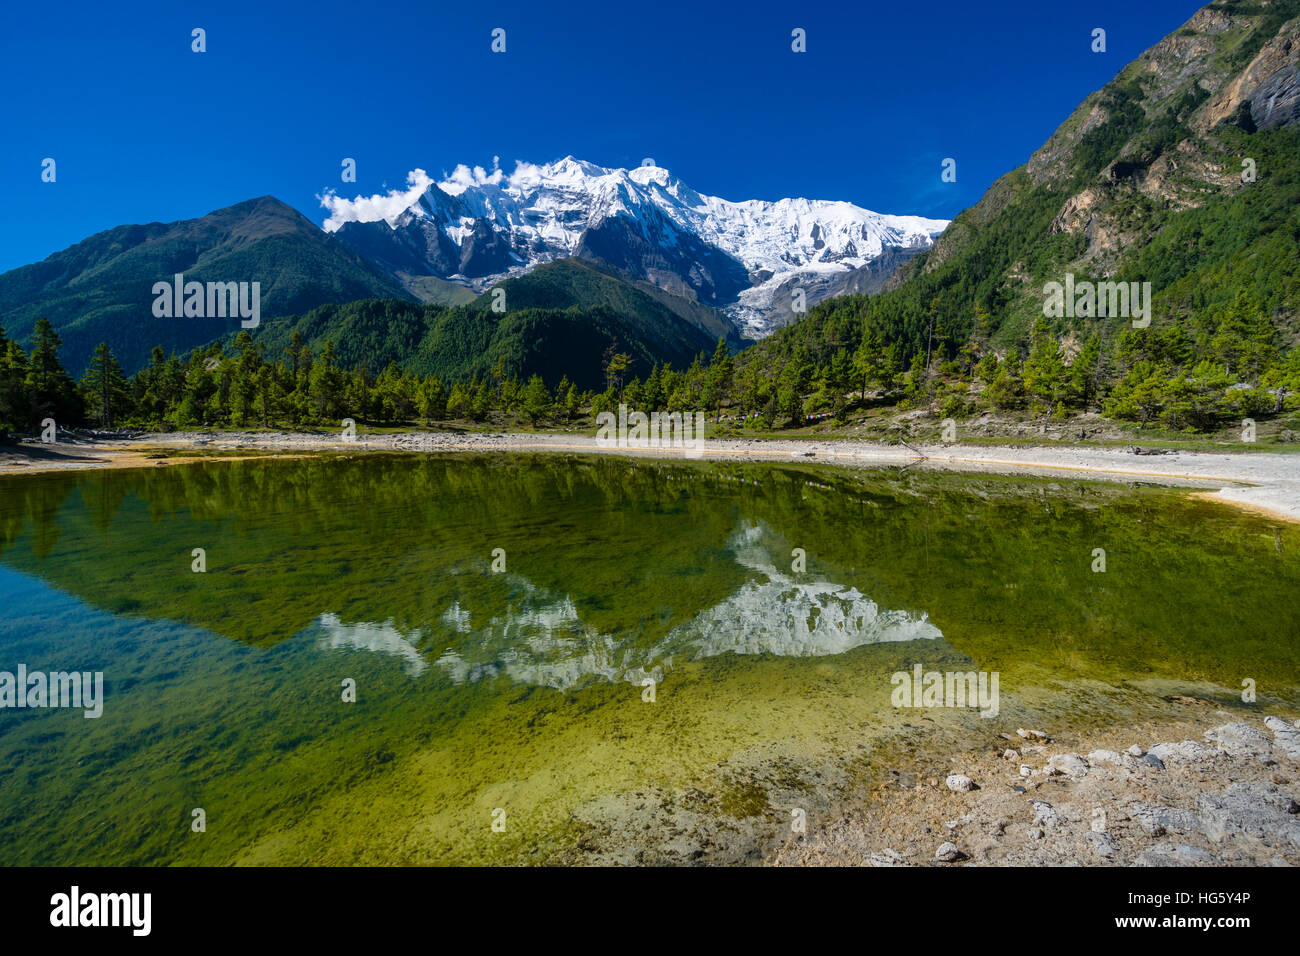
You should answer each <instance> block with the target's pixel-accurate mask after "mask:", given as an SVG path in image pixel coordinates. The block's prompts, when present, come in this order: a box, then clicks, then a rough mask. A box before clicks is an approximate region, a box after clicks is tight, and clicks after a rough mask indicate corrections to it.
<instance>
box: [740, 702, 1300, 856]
mask: <svg viewBox="0 0 1300 956" xmlns="http://www.w3.org/2000/svg"><path fill="white" fill-rule="evenodd" d="M1180 709H1183V710H1184V711H1185V713H1184V715H1182V716H1180V717H1175V716H1172V715H1170V716H1168V717H1165V718H1162V719H1157V720H1150V721H1140V722H1138V723H1137V724H1136V725H1134V726H1127V725H1114V726H1112V727H1111V728H1110V729H1107V730H1091V731H1084V732H1079V731H1077V730H1073V729H1070V728H1062V729H1061V731H1060V732H1059V737H1058V734H1057V732H1056V731H1055V729H1054V728H1052V727H1050V726H1044V727H1043V728H1042V729H1041V730H1040V729H1038V728H1036V727H1021V728H1018V729H1017V730H1016V731H1014V732H1010V733H1008V732H1005V731H1004V732H1001V733H994V732H993V731H989V732H987V733H986V734H983V735H981V737H982V738H984V739H981V740H980V741H979V742H978V743H977V744H975V745H972V746H968V747H966V748H964V749H963V748H960V747H957V748H952V747H949V748H943V749H940V750H936V751H933V752H929V753H924V752H920V751H918V750H914V749H912V748H908V749H907V750H904V751H902V752H898V751H893V752H891V753H889V754H888V755H887V756H886V758H885V763H884V764H882V766H883V767H885V768H888V769H885V770H884V771H883V772H882V773H880V774H878V775H877V777H876V782H875V783H874V785H873V786H872V787H871V789H870V790H869V791H868V792H866V793H864V794H861V795H860V796H859V797H858V798H857V799H855V800H852V801H850V802H849V805H848V806H847V807H846V808H845V809H844V811H843V812H842V813H840V814H838V815H836V817H835V818H833V819H832V820H830V821H828V822H827V824H826V825H823V826H820V827H818V828H817V829H816V830H813V829H811V828H810V830H809V833H808V835H807V836H806V837H795V836H792V835H787V836H785V837H783V838H782V839H781V840H780V841H779V843H778V845H777V846H776V847H774V848H773V849H772V850H771V851H770V852H769V853H768V854H766V859H765V861H764V862H765V863H766V865H769V866H944V865H957V866H961V865H966V866H1139V867H1169V866H1178V867H1182V866H1270V865H1271V866H1295V865H1297V864H1300V803H1297V798H1300V783H1298V782H1297V775H1296V772H1297V769H1298V768H1300V720H1292V719H1290V718H1283V717H1279V716H1277V715H1276V713H1273V714H1268V713H1267V711H1265V710H1264V709H1263V708H1251V712H1248V713H1245V714H1243V713H1241V712H1240V711H1237V712H1231V711H1227V710H1223V709H1221V708H1220V707H1215V706H1213V705H1211V704H1210V703H1209V702H1208V701H1205V700H1201V699H1187V700H1186V702H1185V703H1184V704H1183V705H1182V706H1181V707H1180ZM1270 709H1272V708H1270ZM1044 731H1046V732H1047V733H1044ZM895 768H896V769H895Z"/></svg>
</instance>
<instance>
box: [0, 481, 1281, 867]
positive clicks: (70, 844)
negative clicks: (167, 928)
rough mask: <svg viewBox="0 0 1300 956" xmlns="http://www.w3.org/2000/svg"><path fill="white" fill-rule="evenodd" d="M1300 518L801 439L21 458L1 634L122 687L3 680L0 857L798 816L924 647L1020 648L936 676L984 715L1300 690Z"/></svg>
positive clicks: (481, 837)
mask: <svg viewBox="0 0 1300 956" xmlns="http://www.w3.org/2000/svg"><path fill="white" fill-rule="evenodd" d="M1298 545H1300V533H1297V529H1296V528H1294V527H1291V526H1284V525H1279V524H1277V523H1275V522H1270V521H1268V520H1266V519H1261V518H1257V517H1253V516H1249V515H1245V514H1241V513H1238V512H1235V511H1232V510H1230V509H1227V508H1224V507H1221V506H1216V505H1212V504H1209V503H1205V502H1198V501H1194V500H1191V499H1188V498H1186V497H1185V496H1183V495H1182V494H1181V493H1178V492H1172V491H1169V490H1156V489H1130V488H1117V487H1115V486H1110V485H1104V484H1097V483H1086V482H1043V481H1035V480H1025V479H1011V478H998V477H988V476H982V477H970V476H952V475H938V474H932V473H906V472H903V473H900V472H897V471H888V472H849V471H842V470H834V469H826V468H819V467H816V466H802V465H789V466H787V465H774V464H756V463H744V464H722V463H704V462H695V463H677V462H673V463H662V462H650V461H632V460H625V459H614V458H582V457H571V456H554V455H552V456H518V455H510V456H506V455H501V456H478V457H468V456H425V457H417V456H379V455H374V456H363V457H344V456H340V457H333V458H318V459H304V460H259V461H242V462H237V461H227V462H222V461H210V462H202V463H196V464H189V465H185V466H183V467H174V468H158V469H147V470H138V471H100V472H93V473H92V472H84V473H81V474H62V475H58V474H53V475H33V476H30V477H17V478H10V479H6V480H5V481H3V482H0V606H3V607H4V609H5V613H4V614H3V619H2V620H0V670H10V671H13V670H15V669H16V666H17V664H18V663H25V664H26V665H27V667H28V669H29V670H67V669H77V670H92V671H93V670H102V671H103V672H104V679H105V690H106V695H105V698H106V699H105V702H104V713H103V716H102V717H100V718H99V719H97V720H86V719H84V717H83V716H82V713H81V711H65V710H13V709H6V710H0V767H3V768H5V769H4V772H3V776H0V846H4V847H5V851H4V855H3V857H2V859H3V862H5V863H51V864H52V863H210V864H221V863H230V862H238V863H353V862H357V863H436V862H506V861H529V860H538V861H540V860H546V859H550V858H553V857H552V854H554V853H555V852H557V851H560V850H562V849H563V848H565V847H568V846H572V845H573V844H574V842H575V841H577V840H580V839H582V835H583V834H584V833H585V832H588V831H589V830H590V829H591V827H592V826H593V825H594V824H593V821H595V822H597V823H598V822H600V820H601V814H602V813H603V812H605V811H604V810H603V809H602V808H603V807H605V803H603V802H602V801H606V800H607V799H608V798H609V797H610V796H611V795H619V794H627V793H631V792H634V791H637V790H638V789H639V788H646V787H658V788H669V789H678V790H680V789H682V788H698V789H699V792H701V793H704V794H706V795H707V796H708V798H709V801H710V802H709V804H708V805H709V806H710V807H711V808H712V809H713V810H714V811H716V812H717V813H720V814H728V815H731V816H733V817H739V818H745V817H750V818H755V817H757V818H761V817H763V816H764V815H765V814H766V815H768V816H771V817H772V818H773V819H774V820H779V819H781V817H782V814H783V812H784V811H783V810H782V809H781V808H780V807H779V806H776V804H779V803H780V799H779V798H778V797H777V796H776V794H777V793H778V792H779V793H780V794H782V795H791V794H795V795H798V794H800V793H802V795H803V796H804V797H806V798H807V799H812V800H815V799H819V798H821V797H820V796H819V790H821V789H825V788H824V787H823V786H822V784H823V783H825V781H824V780H823V781H821V782H819V781H818V780H816V779H814V777H813V776H812V775H811V773H803V772H801V771H800V770H799V769H798V768H799V766H801V765H806V766H809V767H811V766H818V767H822V768H825V767H828V766H831V765H833V764H834V765H837V766H838V765H842V766H843V769H844V771H845V773H846V774H848V773H850V772H851V771H852V769H853V767H852V766H851V764H852V760H847V762H846V756H845V755H849V756H850V757H852V758H854V759H857V757H858V755H860V754H861V753H862V752H863V751H864V749H867V748H869V745H870V744H871V743H872V742H873V741H876V740H880V739H884V737H885V736H887V735H888V734H889V733H890V732H891V731H892V730H894V729H896V728H897V727H898V726H899V724H900V723H902V722H904V721H916V720H917V719H918V715H920V714H921V713H922V712H920V711H898V710H895V709H893V708H892V707H891V706H890V702H889V695H890V691H891V689H892V685H891V684H890V680H889V677H890V675H891V674H892V673H894V672H895V671H899V670H908V669H910V668H911V666H912V664H913V663H917V662H920V663H923V664H924V665H925V667H926V668H927V669H938V670H972V669H983V670H989V671H998V672H999V673H1000V675H1001V695H1002V713H1001V715H1000V717H999V719H998V720H996V721H983V722H982V721H981V719H980V718H979V716H978V714H977V713H976V712H973V711H969V710H963V711H925V712H923V713H924V715H925V716H926V717H928V718H934V719H935V720H937V721H939V722H942V723H944V724H945V725H946V726H947V727H949V728H950V729H951V731H952V732H953V733H955V734H957V735H958V736H960V735H961V734H963V733H970V734H974V733H977V732H986V731H987V730H988V729H989V727H990V726H991V725H992V724H997V729H1003V726H1002V725H1003V724H1004V723H1005V724H1007V725H1008V726H1010V727H1012V728H1014V726H1015V725H1016V722H1017V721H1018V720H1024V719H1029V718H1030V717H1031V716H1032V717H1036V718H1042V717H1043V716H1045V715H1052V714H1055V715H1056V716H1057V717H1058V718H1059V717H1061V715H1069V717H1070V718H1071V719H1077V720H1079V721H1087V720H1097V721H1105V720H1114V719H1123V718H1124V716H1125V713H1126V712H1130V711H1132V710H1134V709H1137V708H1140V707H1141V706H1142V698H1143V697H1144V696H1150V694H1148V693H1147V692H1146V690H1145V688H1155V687H1159V688H1162V691H1161V692H1163V693H1168V692H1169V690H1168V689H1169V688H1177V687H1179V686H1198V687H1201V688H1205V687H1206V686H1212V687H1217V688H1220V689H1221V693H1222V694H1223V695H1224V699H1225V700H1230V699H1231V698H1230V697H1229V696H1228V695H1230V694H1232V693H1234V692H1235V689H1237V688H1239V687H1240V685H1241V681H1242V679H1243V678H1247V677H1248V678H1251V679H1254V680H1255V681H1256V682H1257V685H1258V688H1259V693H1260V697H1261V701H1266V702H1271V703H1274V704H1276V703H1282V704H1285V705H1289V706H1294V705H1295V704H1296V703H1297V702H1298V700H1300V691H1298V690H1297V688H1300V653H1298V652H1297V643H1296V638H1297V634H1298V633H1300V627H1298V626H1297V625H1300V605H1298V604H1297V602H1296V601H1295V595H1296V594H1297V593H1300V592H1298V591H1297V584H1300V562H1298V561H1297V558H1296V554H1297V546H1298ZM194 548H203V549H205V551H206V561H207V571H206V573H203V574H196V573H193V572H192V571H191V562H192V560H193V558H192V549H194ZM796 548H801V549H803V550H804V551H806V554H807V559H806V560H807V567H806V570H805V571H803V572H796V571H794V570H792V567H791V565H792V560H793V558H792V554H791V553H792V551H793V549H796ZM1095 548H1104V549H1105V550H1106V563H1107V570H1106V572H1105V573H1104V574H1096V573H1093V572H1092V570H1091V565H1092V562H1093V550H1094V549H1095ZM495 549H501V550H502V551H503V552H504V560H505V570H504V571H500V572H494V571H493V569H492V564H493V560H494V551H495ZM647 675H649V676H652V677H654V678H655V679H656V680H657V682H658V683H657V685H656V700H655V702H654V703H646V702H644V701H643V700H642V686H641V685H642V681H643V679H644V678H645V677H646V676H647ZM344 679H351V680H354V681H355V682H356V686H357V701H356V703H344V702H343V701H342V700H341V685H342V682H343V680H344ZM1098 686H1102V687H1112V688H1116V692H1115V693H1114V694H1109V695H1101V696H1100V697H1099V696H1098V694H1097V691H1096V688H1097V687H1098ZM1076 688H1079V690H1076ZM1083 688H1086V690H1083ZM837 761H838V764H837V763H836V762H837ZM777 765H779V766H782V767H786V768H794V769H788V771H783V773H784V777H782V779H781V780H780V781H778V783H779V786H776V785H774V784H773V783H772V781H773V779H774V778H773V775H772V773H771V769H772V767H773V766H777ZM778 776H779V775H778ZM756 779H760V780H762V781H764V783H763V785H762V786H760V785H758V784H756V783H755V780H756ZM195 807H203V808H204V810H205V811H206V813H207V819H208V829H207V832H206V833H193V832H191V829H190V819H191V810H192V809H193V808H195ZM498 808H500V809H502V810H504V811H505V813H506V829H505V832H503V833H496V832H493V831H492V829H491V822H492V812H493V810H495V809H498Z"/></svg>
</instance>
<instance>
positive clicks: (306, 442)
mask: <svg viewBox="0 0 1300 956" xmlns="http://www.w3.org/2000/svg"><path fill="white" fill-rule="evenodd" d="M172 451H184V452H185V453H186V454H184V455H181V456H174V455H172V454H168V453H169V452H172ZM204 451H209V452H238V451H247V452H249V454H246V455H231V454H222V455H221V456H220V458H221V460H223V461H234V460H240V459H249V458H256V457H261V456H262V455H264V454H267V453H271V454H273V455H275V456H276V457H302V456H305V455H309V454H312V453H315V452H343V451H365V452H386V451H387V452H402V451H405V452H487V451H504V452H528V453H535V452H566V453H573V454H603V455H608V454H613V455H623V456H626V457H633V458H658V459H677V458H683V457H688V458H689V460H746V459H749V460H755V459H756V460H762V461H802V462H813V463H816V462H827V463H830V464H834V465H837V466H842V467H852V466H859V467H879V466H883V467H899V466H903V467H920V468H926V469H940V470H945V471H970V472H975V473H993V474H1013V475H1040V476H1042V477H1079V476H1088V477H1094V478H1097V479H1099V480H1111V481H1117V482H1119V481H1133V480H1135V479H1138V480H1144V481H1150V482H1153V483H1156V484H1160V485H1165V486H1169V487H1186V488H1194V489H1197V490H1196V491H1195V493H1194V494H1193V495H1192V497H1194V498H1196V499H1198V500H1203V501H1210V502H1214V503H1217V504H1222V505H1227V506H1231V507H1234V508H1237V509H1239V510H1241V511H1245V512H1247V513H1252V514H1256V515H1259V516H1263V517H1267V518H1270V519H1273V520H1279V521H1289V522H1300V456H1295V455H1288V454H1283V453H1274V452H1260V453H1255V454H1243V453H1241V452H1223V453H1213V452H1202V451H1177V450H1174V451H1170V452H1168V453H1167V454H1161V455H1159V456H1152V458H1153V459H1154V460H1152V461H1151V462H1150V464H1149V465H1146V466H1145V467H1144V466H1143V460H1142V459H1140V458H1139V457H1138V456H1136V455H1134V454H1132V453H1131V452H1129V451H1128V450H1127V449H1125V448H1098V447H1090V446H1082V445H1049V446H1029V447H1012V446H997V445H990V446H977V445H961V444H952V445H916V446H903V445H885V444H881V443H877V442H871V441H865V440H860V439H827V440H818V439H809V438H791V439H753V438H728V439H706V440H705V441H704V442H703V447H702V448H700V449H699V450H695V449H691V454H690V455H689V456H687V455H686V454H685V453H684V450H682V449H671V448H657V449H641V448H611V447H608V446H605V445H600V444H598V443H597V439H596V437H595V436H594V435H579V434H565V433H556V432H544V433H518V432H516V433H508V432H507V433H500V432H474V433H458V432H402V433H393V434H385V435H362V436H358V438H357V439H356V440H355V441H351V442H348V441H342V440H340V439H338V438H336V437H334V436H332V435H323V434H312V433H309V432H228V433H216V432H172V433H160V434H158V435H151V436H148V437H144V438H135V439H121V440H109V441H87V442H66V441H65V442H59V443H57V444H54V445H42V444H39V443H23V444H19V445H12V446H0V478H2V477H3V476H5V475H12V474H49V473H53V472H63V471H80V470H87V469H97V468H145V467H151V466H153V467H165V466H170V465H176V464H184V463H186V462H190V461H203V460H210V459H209V456H207V455H204V454H202V452H204ZM193 452H199V454H192V453H193ZM214 457H215V456H214ZM1216 486H1217V487H1216Z"/></svg>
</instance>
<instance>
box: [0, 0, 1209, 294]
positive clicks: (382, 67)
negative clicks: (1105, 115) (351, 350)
mask: <svg viewBox="0 0 1300 956" xmlns="http://www.w3.org/2000/svg"><path fill="white" fill-rule="evenodd" d="M1199 6H1200V4H1198V3H1197V2H1195V0H1178V2H1175V0H1142V2H1139V3H1135V2H1133V0H1122V2H1121V0H1089V2H1087V3H1077V2H1069V0H1065V2H1052V3H1044V2H1043V0H1035V2H1027V0H1025V2H1022V0H1006V2H1001V3H999V4H996V5H989V4H976V3H971V2H970V0H962V2H949V0H931V2H925V3H916V2H913V3H898V2H891V3H861V2H859V3H852V2H847V3H846V2H838V3H823V2H803V0H801V2H798V3H790V2H783V3H775V2H766V0H755V2H745V3H725V4H717V3H714V4H710V3H702V2H697V3H683V2H678V0H657V2H654V3H626V2H606V3H591V2H586V0H566V2H564V3H551V4H541V3H532V4H527V5H525V4H522V3H512V4H502V3H493V2H479V3H469V4H464V3H462V4H456V5H444V4H439V3H437V2H422V3H391V2H386V0H367V2H364V3H362V2H339V0H318V2H313V3H311V4H307V3H299V4H291V3H276V2H274V0H262V2H257V3H247V2H242V0H223V2H220V3H211V4H186V3H165V2H158V3H155V2H148V0H125V2H123V3H116V4H109V3H102V2H95V3H87V2H80V0H78V2H71V3H60V4H56V5H53V6H51V5H49V4H33V3H12V4H7V5H6V12H5V14H4V16H3V21H2V23H0V25H2V27H3V28H2V29H0V79H2V80H3V89H4V91H5V92H4V96H3V101H2V105H0V123H2V125H0V129H3V137H2V139H0V177H2V181H3V183H4V185H5V189H4V197H5V199H4V205H5V207H6V209H7V214H6V220H7V221H6V224H5V225H6V228H4V229H3V230H0V270H5V269H10V268H13V267H15V266H18V265H22V264H25V263H28V262H34V261H38V260H40V259H43V258H44V257H45V256H47V255H49V254H50V253H52V252H55V251H58V250H59V249H63V248H65V247H67V246H69V245H72V244H73V243H75V242H77V241H79V240H81V239H83V238H85V237H87V236H89V235H91V234H93V233H95V232H98V231H100V230H103V229H107V228H110V227H112V226H115V225H121V224H123V223H139V222H152V221H163V222H168V221H172V220H176V219H186V218H192V217H195V216H200V215H203V214H204V213H207V212H210V211H212V210H213V209H218V208H221V207H223V206H227V205H230V204H232V203H236V202H239V201H241V200H244V199H249V198H252V197H255V196H262V195H267V194H270V195H274V196H276V197H278V198H280V199H282V200H284V201H285V202H287V203H289V204H291V205H293V206H295V207H296V208H298V209H299V210H301V211H302V212H303V213H304V214H305V215H307V216H308V218H310V219H312V220H313V221H314V222H316V223H318V224H319V223H321V222H322V221H324V219H325V216H326V212H325V210H323V209H322V208H320V205H319V202H318V200H317V196H318V195H319V194H320V193H322V192H323V191H324V190H325V189H327V188H333V189H336V190H337V191H338V192H339V193H340V194H342V195H345V196H349V197H350V196H353V195H356V194H358V193H360V194H365V195H369V194H371V193H375V192H381V191H384V190H385V189H386V188H390V187H391V188H399V187H402V186H404V185H405V181H406V174H407V173H408V171H410V170H411V169H414V168H416V167H422V168H424V169H426V170H428V172H429V173H430V174H431V175H432V176H434V177H435V178H442V173H443V172H450V171H451V170H452V169H453V168H454V167H455V166H456V165H457V164H460V163H467V164H469V165H482V166H487V167H490V165H491V163H492V158H493V157H494V156H499V157H500V158H501V163H502V165H503V166H505V167H506V169H507V170H512V169H513V168H514V161H515V160H516V159H524V160H528V161H530V162H537V163H541V162H548V161H551V160H554V159H558V158H560V157H562V156H564V155H566V154H573V155H575V156H578V157H579V158H581V159H586V160H589V161H591V162H594V163H597V164H599V165H603V166H627V165H636V164H639V163H640V162H641V161H642V159H644V158H646V157H652V158H654V159H655V160H656V161H657V162H658V164H659V165H661V166H665V167H667V168H668V169H670V170H671V171H672V172H673V173H674V174H676V175H677V176H679V177H681V178H682V179H683V180H685V181H686V182H687V183H689V184H690V185H691V186H692V187H694V188H695V189H697V190H699V191H700V192H703V193H708V194H712V195H717V196H722V197H723V198H726V199H731V200H740V199H754V198H757V199H778V198H781V197H783V196H806V197H809V198H814V199H842V200H848V201H850V202H853V203H857V204H858V205H861V206H865V207H867V208H869V209H874V210H876V211H878V212H888V213H900V214H917V215H926V216H934V217H938V218H951V217H952V216H953V215H955V214H956V213H957V212H958V211H960V210H961V209H963V208H966V207H968V206H970V205H972V204H973V203H974V202H976V201H977V200H978V199H979V197H980V196H981V195H982V194H983V192H984V190H985V189H987V188H988V186H989V184H990V183H992V181H993V180H994V179H996V178H997V177H998V176H1000V175H1001V174H1003V173H1004V172H1006V171H1008V170H1009V169H1012V168H1014V167H1015V166H1017V165H1019V164H1020V163H1022V162H1024V160H1025V159H1026V158H1027V157H1028V155H1029V154H1030V153H1031V152H1032V151H1033V150H1034V149H1035V148H1036V147H1037V146H1039V145H1040V144H1041V143H1042V142H1043V140H1044V139H1046V137H1047V136H1048V135H1049V134H1050V133H1051V131H1052V130H1053V129H1055V128H1056V126H1057V125H1058V124H1059V123H1060V122H1061V121H1062V120H1064V119H1065V117H1066V116H1067V115H1069V113H1070V111H1071V110H1072V109H1073V108H1074V107H1075V106H1076V105H1077V104H1078V103H1079V102H1080V101H1081V100H1082V99H1083V98H1084V97H1085V96H1086V95H1087V94H1088V93H1089V92H1091V91H1092V90H1094V89H1096V88H1098V87H1100V86H1102V85H1103V84H1104V83H1106V82H1107V81H1109V80H1110V79H1111V78H1112V77H1113V76H1114V75H1115V73H1116V72H1118V71H1119V69H1120V68H1121V67H1123V66H1124V64H1126V63H1127V62H1129V61H1130V60H1132V59H1133V58H1134V57H1135V56H1137V55H1138V54H1139V53H1141V52H1142V51H1143V50H1144V49H1146V48H1147V47H1148V46H1150V45H1151V44H1153V43H1155V42H1156V41H1157V40H1159V39H1160V38H1161V37H1163V36H1164V35H1166V34H1168V33H1170V32H1172V31H1174V30H1175V29H1177V28H1178V27H1179V26H1180V25H1181V24H1182V23H1184V22H1185V21H1186V20H1187V19H1188V18H1189V17H1190V16H1191V15H1192V14H1193V13H1194V12H1195V11H1196V9H1198V7H1199ZM195 27H202V28H204V29H205V30H206V31H207V52H206V53H201V54H200V53H193V52H191V49H190V46H191V30H192V29H193V28H195ZM496 27H501V28H503V29H505V30H506V52H505V53H504V54H494V53H492V52H491V49H490V46H491V32H492V30H493V29H494V28H496ZM796 27H799V28H802V29H804V30H806V31H807V52H806V53H801V54H796V53H793V52H792V51H791V49H790V45H791V36H790V34H791V30H792V29H794V28H796ZM1095 27H1101V28H1104V29H1105V30H1106V41H1107V52H1105V53H1104V54H1100V53H1093V52H1092V51H1091V49H1090V45H1091V33H1092V30H1093V29H1094V28H1095ZM46 157H51V158H53V159H54V160H55V161H56V163H57V167H56V170H57V179H56V181H55V182H54V183H43V182H42V181H41V163H42V160H43V159H44V158H46ZM344 157H353V158H355V159H356V161H357V182H356V183H355V184H345V183H342V182H341V181H340V176H339V172H340V163H341V162H342V160H343V158H344ZM945 157H952V158H955V159H956V160H957V182H956V183H942V182H941V181H940V164H941V162H942V160H943V159H944V158H945Z"/></svg>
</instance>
